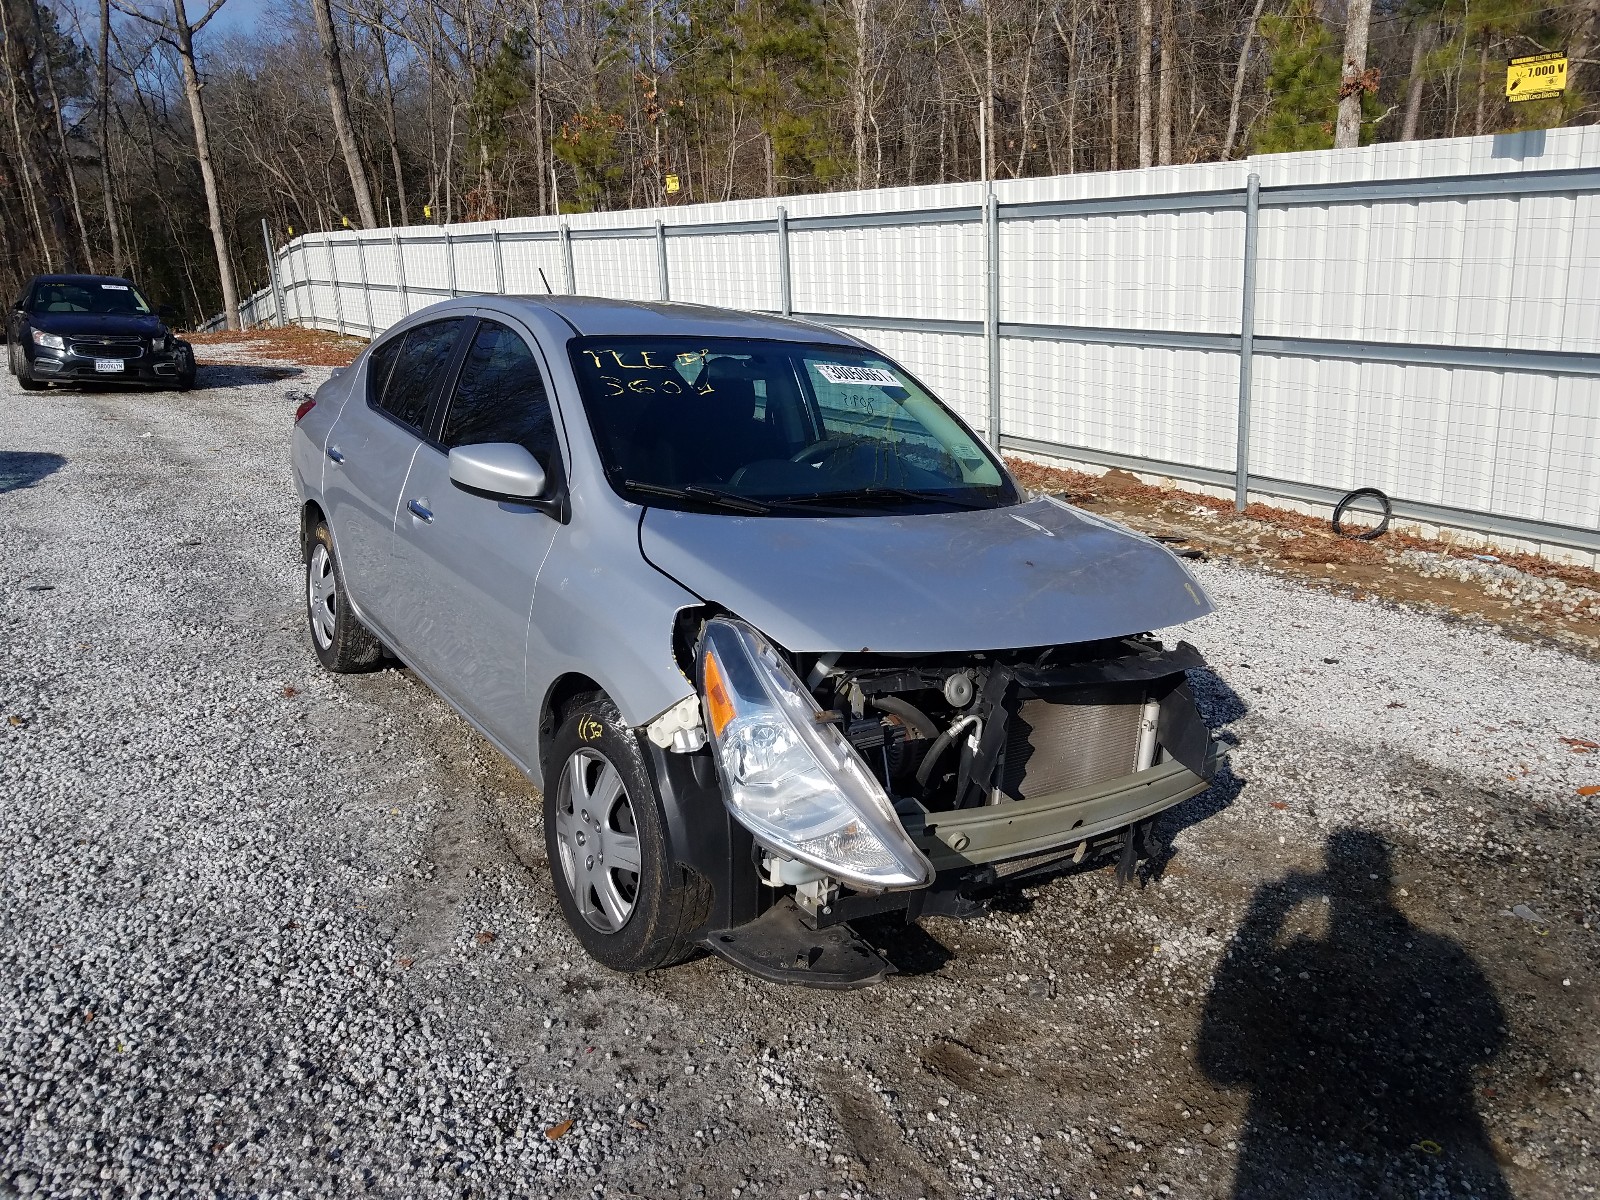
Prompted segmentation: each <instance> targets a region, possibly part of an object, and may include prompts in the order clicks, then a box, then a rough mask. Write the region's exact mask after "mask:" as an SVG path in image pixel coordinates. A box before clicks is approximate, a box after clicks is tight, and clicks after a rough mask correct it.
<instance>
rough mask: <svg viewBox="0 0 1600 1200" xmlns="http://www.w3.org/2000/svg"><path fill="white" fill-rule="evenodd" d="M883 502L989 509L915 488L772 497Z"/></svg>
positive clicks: (778, 501) (796, 500)
mask: <svg viewBox="0 0 1600 1200" xmlns="http://www.w3.org/2000/svg"><path fill="white" fill-rule="evenodd" d="M883 500H914V501H920V502H922V503H925V504H951V505H954V506H955V507H957V508H964V509H978V508H990V507H992V505H990V504H988V503H986V502H985V503H973V501H971V500H969V499H966V498H964V497H961V496H952V495H950V494H949V493H948V492H931V491H918V490H917V489H916V488H899V487H887V486H883V485H879V484H873V485H871V486H869V487H862V488H852V489H850V490H848V491H843V492H808V493H806V494H805V495H803V496H781V497H773V501H772V502H773V503H774V504H858V503H868V504H871V503H873V502H876V501H883Z"/></svg>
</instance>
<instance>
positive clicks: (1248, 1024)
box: [1198, 830, 1510, 1200]
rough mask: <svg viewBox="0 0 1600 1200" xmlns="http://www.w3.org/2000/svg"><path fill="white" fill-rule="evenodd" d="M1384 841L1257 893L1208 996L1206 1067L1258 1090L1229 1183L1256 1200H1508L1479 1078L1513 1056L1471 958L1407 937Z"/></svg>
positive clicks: (1332, 844)
mask: <svg viewBox="0 0 1600 1200" xmlns="http://www.w3.org/2000/svg"><path fill="white" fill-rule="evenodd" d="M1392 886H1393V885H1392V873H1391V868H1390V861H1389V849H1388V847H1387V846H1386V845H1385V844H1384V842H1383V840H1382V839H1381V838H1380V837H1379V836H1378V835H1377V834H1374V833H1371V832H1367V831H1364V830H1347V831H1344V832H1340V833H1336V834H1334V835H1333V836H1332V837H1330V838H1329V839H1328V845H1327V850H1326V865H1325V869H1324V870H1323V872H1322V873H1321V874H1320V875H1307V874H1305V873H1303V872H1298V871H1292V872H1290V873H1289V874H1288V875H1287V876H1285V877H1284V878H1283V879H1281V880H1278V881H1276V882H1273V883H1268V884H1266V885H1264V886H1262V887H1261V888H1260V889H1259V890H1258V891H1257V892H1256V894H1255V897H1254V899H1253V900H1252V902H1251V905H1250V910H1249V912H1248V914H1247V915H1246V916H1245V919H1244V922H1243V924H1242V925H1241V926H1240V928H1239V931H1238V933H1237V934H1235V936H1234V938H1233V941H1232V943H1231V944H1230V945H1229V947H1228V950H1227V953H1226V954H1225V956H1224V957H1223V960H1222V962H1221V964H1220V965H1219V967H1218V969H1217V973H1216V976H1215V978H1214V979H1213V981H1212V986H1211V992H1210V995H1209V996H1208V997H1207V999H1206V1007H1205V1014H1204V1016H1203V1017H1202V1019H1201V1026H1200V1037H1199V1045H1198V1054H1199V1060H1200V1066H1201V1069H1202V1070H1203V1071H1204V1072H1205V1073H1206V1075H1207V1077H1208V1078H1210V1079H1211V1080H1212V1081H1213V1082H1215V1083H1217V1084H1220V1085H1223V1086H1226V1087H1248V1088H1249V1089H1250V1107H1249V1112H1248V1115H1247V1117H1246V1123H1245V1128H1244V1130H1243V1133H1242V1136H1241V1137H1240V1139H1239V1161H1238V1168H1237V1173H1236V1175H1235V1177H1234V1192H1233V1194H1234V1196H1235V1197H1236V1198H1238V1200H1257V1198H1261V1197H1285V1196H1295V1197H1339V1198H1341V1200H1343V1198H1344V1197H1350V1198H1351V1200H1354V1198H1356V1197H1368V1196H1390V1195H1392V1196H1416V1195H1423V1194H1427V1195H1434V1194H1439V1195H1447V1194H1448V1195H1456V1194H1460V1193H1465V1194H1469V1195H1476V1196H1481V1197H1497V1198H1498V1197H1506V1198H1509V1196H1510V1192H1509V1190H1508V1189H1507V1187H1506V1183H1505V1179H1504V1177H1503V1176H1502V1175H1501V1173H1500V1169H1499V1167H1498V1166H1497V1165H1496V1163H1495V1159H1494V1155H1493V1152H1492V1148H1491V1146H1490V1144H1489V1139H1488V1135H1487V1133H1486V1132H1485V1130H1484V1128H1483V1124H1482V1122H1481V1121H1480V1120H1479V1117H1478V1113H1477V1109H1476V1106H1475V1105H1474V1103H1473V1098H1472V1092H1473V1081H1472V1069H1473V1067H1474V1066H1475V1065H1476V1064H1479V1063H1483V1062H1486V1061H1488V1060H1489V1059H1491V1058H1492V1057H1494V1055H1495V1054H1496V1053H1497V1052H1498V1050H1499V1048H1500V1046H1501V1044H1502V1042H1503V1041H1504V1040H1505V1027H1504V1022H1505V1018H1504V1014H1503V1013H1502V1011H1501V1008H1500V1004H1499V1001H1498V1000H1497V999H1496V997H1495V994H1494V989H1493V988H1492V987H1491V986H1490V984H1489V981H1488V980H1487V979H1486V978H1485V977H1484V975H1483V973H1482V972H1481V971H1480V970H1479V969H1478V966H1477V964H1476V963H1475V962H1474V961H1473V959H1472V957H1471V956H1470V955H1469V954H1468V953H1467V952H1466V951H1465V950H1464V949H1463V948H1462V947H1461V946H1459V945H1458V944H1456V943H1455V942H1453V941H1451V940H1450V939H1449V938H1445V937H1440V936H1439V935H1437V934H1432V933H1428V932H1426V931H1425V930H1422V929H1419V928H1417V927H1416V926H1415V925H1413V924H1411V922H1410V921H1408V920H1407V919H1406V918H1405V916H1404V915H1403V914H1402V913H1401V912H1400V911H1399V910H1398V909H1397V908H1395V906H1394V903H1393V901H1392V898H1391V889H1392Z"/></svg>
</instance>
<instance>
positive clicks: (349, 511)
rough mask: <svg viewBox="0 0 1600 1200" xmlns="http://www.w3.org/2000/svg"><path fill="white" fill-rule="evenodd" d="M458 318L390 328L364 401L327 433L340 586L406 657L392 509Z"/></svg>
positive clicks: (449, 355) (451, 350) (444, 369)
mask: <svg viewBox="0 0 1600 1200" xmlns="http://www.w3.org/2000/svg"><path fill="white" fill-rule="evenodd" d="M466 323H467V322H466V318H463V317H450V318H447V319H445V320H442V321H430V322H428V323H426V324H424V325H417V326H414V327H413V328H411V329H409V330H406V331H405V332H404V333H400V334H397V335H396V336H395V337H393V338H390V339H389V340H388V341H385V342H382V343H380V344H379V345H378V346H376V347H374V348H373V349H372V351H371V352H370V353H369V354H368V356H367V368H366V370H367V378H366V381H365V383H366V393H367V394H366V403H365V404H360V403H357V402H356V398H355V397H351V399H350V400H349V401H347V402H346V403H345V405H344V407H343V409H341V410H340V413H339V417H338V420H337V421H335V422H334V426H333V430H332V432H331V433H330V434H329V436H328V441H327V448H326V451H325V453H326V455H327V457H328V464H327V470H326V471H325V472H324V475H323V492H324V494H325V496H326V497H327V501H328V520H329V522H330V524H331V525H332V528H333V536H334V544H335V546H336V548H337V550H338V554H339V564H340V567H341V568H342V569H343V571H344V580H345V588H346V590H347V592H348V594H349V595H350V596H351V597H352V598H353V600H354V602H355V606H356V608H357V609H358V610H359V611H360V613H361V615H362V617H363V618H365V620H366V621H367V623H368V624H369V625H371V626H373V628H374V629H376V630H377V631H378V632H380V633H381V634H382V635H383V636H384V638H385V640H387V641H390V642H391V644H393V646H394V649H395V650H396V651H398V652H399V653H400V654H401V655H402V656H405V657H408V658H409V655H410V653H411V649H412V648H411V647H410V646H408V645H407V644H406V643H405V641H404V639H402V638H397V637H396V631H397V624H396V621H395V614H396V613H398V612H402V611H404V609H405V606H406V604H407V603H408V602H409V600H408V598H407V597H406V596H404V595H403V594H400V593H398V592H397V591H396V589H395V586H394V576H393V571H392V563H391V561H390V558H391V553H392V551H393V545H392V542H393V538H394V526H395V512H396V510H397V508H398V507H399V505H400V489H401V485H402V484H404V483H405V478H406V472H407V471H408V470H410V468H411V460H412V458H413V457H414V456H415V455H416V453H417V448H418V447H419V446H421V445H422V439H423V436H424V433H425V431H426V430H427V429H428V427H429V424H430V422H431V420H432V417H433V409H434V403H435V401H436V400H437V398H438V394H439V391H440V387H441V385H442V384H443V382H444V380H445V379H446V377H447V376H448V374H449V369H450V366H451V365H452V363H453V362H454V359H455V355H456V351H457V349H458V348H459V346H458V342H459V339H460V335H461V332H462V326H463V325H464V324H466Z"/></svg>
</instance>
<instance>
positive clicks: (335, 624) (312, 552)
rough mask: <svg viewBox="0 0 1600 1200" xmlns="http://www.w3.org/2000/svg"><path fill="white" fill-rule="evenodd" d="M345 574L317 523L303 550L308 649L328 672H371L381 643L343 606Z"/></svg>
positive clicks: (330, 537)
mask: <svg viewBox="0 0 1600 1200" xmlns="http://www.w3.org/2000/svg"><path fill="white" fill-rule="evenodd" d="M344 597H345V588H344V572H343V571H342V570H340V568H339V560H338V558H337V557H335V555H334V552H333V533H332V531H330V530H329V529H328V523H327V522H326V521H318V522H317V528H316V529H315V531H314V532H313V533H312V535H311V542H310V545H309V547H308V548H307V551H306V619H307V621H308V623H309V624H310V626H311V648H312V649H313V650H315V651H316V652H317V661H319V662H320V663H321V664H322V665H323V666H324V667H326V668H327V669H328V670H330V671H337V672H339V673H340V674H347V673H349V672H352V671H370V670H372V669H373V668H374V667H376V666H377V665H378V663H379V662H380V661H382V659H383V643H382V642H380V641H378V639H377V638H376V637H374V636H373V633H372V631H371V630H370V629H368V628H367V627H366V626H365V625H363V624H362V623H361V619H360V618H359V617H357V616H356V615H355V613H354V612H352V611H351V609H350V606H349V604H347V603H345V599H344Z"/></svg>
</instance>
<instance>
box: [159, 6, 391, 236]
mask: <svg viewBox="0 0 1600 1200" xmlns="http://www.w3.org/2000/svg"><path fill="white" fill-rule="evenodd" d="M178 2H179V3H181V2H182V0H178ZM311 11H312V13H313V14H314V15H315V16H316V19H317V39H318V41H320V42H321V43H322V70H323V75H324V76H325V77H326V80H327V85H328V107H329V108H330V109H331V110H332V112H333V132H334V135H335V136H336V137H337V138H338V139H339V149H340V150H342V151H344V165H345V169H346V170H347V171H349V172H350V189H351V190H352V191H353V192H355V194H356V211H357V212H358V213H360V215H361V224H362V226H363V227H364V228H367V229H376V228H377V227H378V213H377V210H376V209H375V208H373V207H372V189H371V188H370V187H368V186H367V168H366V166H365V165H364V164H363V163H362V161H361V147H359V146H357V145H356V135H355V130H354V129H353V128H352V127H351V124H350V93H349V90H348V89H347V88H346V87H345V83H344V65H343V63H341V61H340V59H339V31H338V29H336V28H335V27H334V24H333V13H332V12H331V11H330V9H329V7H328V0H311Z"/></svg>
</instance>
